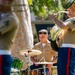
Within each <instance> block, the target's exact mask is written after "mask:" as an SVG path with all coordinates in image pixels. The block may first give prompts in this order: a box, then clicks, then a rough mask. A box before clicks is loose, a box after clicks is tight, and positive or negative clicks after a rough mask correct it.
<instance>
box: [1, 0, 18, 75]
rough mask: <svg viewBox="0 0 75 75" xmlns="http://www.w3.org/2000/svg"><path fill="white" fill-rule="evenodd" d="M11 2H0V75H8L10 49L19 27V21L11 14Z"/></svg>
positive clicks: (9, 0) (4, 0) (2, 0)
mask: <svg viewBox="0 0 75 75" xmlns="http://www.w3.org/2000/svg"><path fill="white" fill-rule="evenodd" d="M12 2H13V0H0V75H10V70H11V64H12V58H11V47H12V45H13V42H14V39H15V36H16V34H17V31H18V27H19V20H18V18H17V16H16V15H15V13H13V12H11V6H9V5H10V4H12Z"/></svg>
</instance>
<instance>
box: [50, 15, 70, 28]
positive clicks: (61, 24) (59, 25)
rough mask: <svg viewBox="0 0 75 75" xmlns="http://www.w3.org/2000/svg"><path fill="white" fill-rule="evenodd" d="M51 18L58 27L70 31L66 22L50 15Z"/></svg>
mask: <svg viewBox="0 0 75 75" xmlns="http://www.w3.org/2000/svg"><path fill="white" fill-rule="evenodd" d="M50 18H52V20H53V21H54V23H55V24H57V26H58V27H60V28H62V29H69V26H68V25H66V24H65V23H64V22H62V21H60V20H58V19H57V18H56V17H55V15H50Z"/></svg>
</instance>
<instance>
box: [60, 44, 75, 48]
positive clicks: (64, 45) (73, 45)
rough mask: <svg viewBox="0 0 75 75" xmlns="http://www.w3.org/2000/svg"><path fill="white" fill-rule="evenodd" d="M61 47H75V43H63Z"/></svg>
mask: <svg viewBox="0 0 75 75" xmlns="http://www.w3.org/2000/svg"><path fill="white" fill-rule="evenodd" d="M61 47H71V48H75V44H62V45H61Z"/></svg>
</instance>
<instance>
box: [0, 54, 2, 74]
mask: <svg viewBox="0 0 75 75" xmlns="http://www.w3.org/2000/svg"><path fill="white" fill-rule="evenodd" d="M0 75H2V56H1V55H0Z"/></svg>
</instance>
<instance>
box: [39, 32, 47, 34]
mask: <svg viewBox="0 0 75 75" xmlns="http://www.w3.org/2000/svg"><path fill="white" fill-rule="evenodd" d="M39 34H47V32H39Z"/></svg>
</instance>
